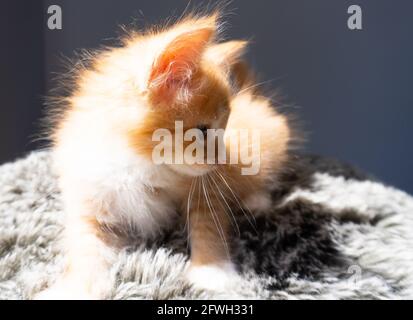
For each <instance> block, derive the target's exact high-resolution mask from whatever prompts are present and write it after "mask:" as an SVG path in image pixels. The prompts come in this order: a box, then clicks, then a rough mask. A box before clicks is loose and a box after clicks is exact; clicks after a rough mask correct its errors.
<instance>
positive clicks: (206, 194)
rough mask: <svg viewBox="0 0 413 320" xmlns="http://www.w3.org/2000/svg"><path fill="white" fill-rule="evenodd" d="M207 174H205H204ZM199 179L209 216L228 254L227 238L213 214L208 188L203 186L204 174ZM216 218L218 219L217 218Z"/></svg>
mask: <svg viewBox="0 0 413 320" xmlns="http://www.w3.org/2000/svg"><path fill="white" fill-rule="evenodd" d="M206 176H207V175H206ZM201 181H202V188H203V190H204V195H205V200H206V202H207V206H208V208H209V210H210V213H211V217H212V219H213V221H214V224H215V227H216V228H217V231H218V233H219V236H220V238H221V240H222V242H223V244H224V247H225V251H226V252H227V254H228V255H229V250H228V244H227V240H226V238H225V234H224V230H223V229H222V226H221V224H220V223H219V219H218V218H217V216H216V215H215V214H216V213H215V209H214V208H213V206H212V203H211V200H210V198H209V194H208V190H207V189H206V188H205V182H204V176H201ZM217 219H218V220H217Z"/></svg>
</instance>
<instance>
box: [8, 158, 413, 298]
mask: <svg viewBox="0 0 413 320" xmlns="http://www.w3.org/2000/svg"><path fill="white" fill-rule="evenodd" d="M294 162H295V163H296V164H297V165H296V166H295V167H294V168H292V169H291V170H289V171H288V172H286V173H285V174H284V176H283V177H282V181H283V182H282V184H281V187H279V188H275V189H274V192H273V198H274V206H273V210H272V212H268V213H267V214H266V215H265V217H264V216H262V217H259V218H257V219H256V221H255V223H254V224H255V227H254V228H252V227H251V225H250V224H249V223H248V222H247V221H244V219H243V218H240V221H239V223H240V226H241V234H240V235H239V236H237V237H236V239H235V241H234V246H233V249H232V252H233V255H234V261H235V262H236V264H237V266H238V268H239V269H240V271H241V274H242V277H240V278H239V279H238V278H234V286H233V287H232V288H230V289H228V290H226V291H225V292H208V291H203V290H199V289H195V288H192V287H191V286H190V285H189V284H188V283H187V281H186V280H185V277H184V276H183V275H184V272H185V269H186V268H187V267H188V252H187V245H186V242H185V239H186V235H185V233H184V232H182V228H181V227H179V226H178V227H177V228H175V230H176V231H174V232H165V234H163V235H162V236H160V237H159V239H158V241H156V242H155V243H143V242H142V241H139V240H134V241H131V244H130V246H129V247H128V248H125V250H123V251H122V252H121V253H120V254H119V258H118V260H117V263H116V265H114V266H113V268H112V273H111V275H112V277H114V278H115V279H116V286H115V287H113V288H112V292H111V293H110V297H111V298H114V299H202V298H217V299H219V298H254V299H382V298H413V253H412V247H413V198H412V197H411V196H409V195H408V194H406V193H404V192H402V191H400V190H397V189H394V188H392V187H389V186H386V185H384V184H382V183H380V182H378V181H374V180H372V179H370V178H368V177H366V176H364V175H363V174H360V173H358V172H357V171H355V170H354V169H353V168H351V167H348V166H344V165H341V164H339V163H337V162H335V161H332V160H326V159H322V158H318V157H309V156H305V157H304V156H300V157H299V156H297V157H296V158H295V159H294ZM62 221H63V212H62V205H61V199H60V193H59V191H58V189H57V186H56V178H55V177H54V176H53V174H52V173H51V170H50V159H49V154H48V153H47V152H35V153H32V154H30V155H29V156H28V157H26V158H25V159H22V160H18V161H16V162H14V163H9V164H5V165H3V166H1V167H0V299H30V298H31V297H33V295H34V294H36V293H37V292H38V291H39V290H41V289H42V288H45V287H46V286H47V285H49V284H50V283H52V282H53V281H54V279H55V278H56V276H57V275H58V274H59V272H61V270H62V265H63V260H62V255H61V251H60V249H59V246H58V243H59V242H58V241H57V240H58V238H59V236H60V235H61V232H62Z"/></svg>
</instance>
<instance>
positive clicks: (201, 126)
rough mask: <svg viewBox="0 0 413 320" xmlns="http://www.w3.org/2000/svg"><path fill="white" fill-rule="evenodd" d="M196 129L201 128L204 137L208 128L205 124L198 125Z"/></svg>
mask: <svg viewBox="0 0 413 320" xmlns="http://www.w3.org/2000/svg"><path fill="white" fill-rule="evenodd" d="M197 129H199V130H201V131H202V134H203V135H204V137H206V135H207V132H208V129H209V128H208V126H207V125H205V124H202V125H199V126H198V127H197Z"/></svg>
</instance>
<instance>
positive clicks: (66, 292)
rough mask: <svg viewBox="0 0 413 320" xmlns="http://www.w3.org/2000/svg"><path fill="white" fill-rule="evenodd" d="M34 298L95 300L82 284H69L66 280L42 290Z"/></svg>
mask: <svg viewBox="0 0 413 320" xmlns="http://www.w3.org/2000/svg"><path fill="white" fill-rule="evenodd" d="M33 299H34V300H93V299H96V297H94V296H93V295H92V294H90V293H89V292H88V291H87V290H85V289H84V288H82V287H80V286H75V285H72V284H68V283H66V282H62V283H56V284H54V285H52V286H51V287H49V288H47V289H45V290H43V291H40V292H39V293H38V294H36V295H35V296H34V298H33Z"/></svg>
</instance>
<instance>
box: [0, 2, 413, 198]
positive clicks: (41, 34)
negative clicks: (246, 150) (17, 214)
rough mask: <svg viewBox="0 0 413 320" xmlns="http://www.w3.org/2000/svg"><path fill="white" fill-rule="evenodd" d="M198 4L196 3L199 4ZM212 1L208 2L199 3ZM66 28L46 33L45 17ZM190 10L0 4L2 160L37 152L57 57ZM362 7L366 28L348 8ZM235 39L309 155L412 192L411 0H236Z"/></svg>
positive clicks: (153, 5)
mask: <svg viewBox="0 0 413 320" xmlns="http://www.w3.org/2000/svg"><path fill="white" fill-rule="evenodd" d="M192 2H193V4H195V5H197V4H198V3H200V1H192ZM203 3H207V2H203ZM51 4H58V5H60V6H61V7H62V10H63V30H60V31H51V30H48V29H47V27H46V18H47V15H46V12H47V7H48V6H49V5H51ZM186 4H187V1H183V0H181V1H178V0H176V1H165V0H163V1H160V0H157V1H155V0H121V1H119V0H82V1H80V0H77V1H75V0H70V1H68V0H67V1H61V0H54V1H49V0H45V1H41V0H32V1H23V0H6V1H4V0H3V1H2V4H1V5H0V8H1V10H0V36H1V39H2V46H1V50H0V65H1V72H0V103H1V112H0V162H4V161H7V160H12V159H14V158H15V157H17V156H21V155H23V154H24V153H25V152H27V151H29V150H32V149H35V148H38V147H39V146H40V145H39V143H37V142H33V138H32V136H33V134H35V133H36V132H37V131H38V126H37V121H38V119H39V117H40V114H41V110H42V102H41V101H42V96H44V95H45V94H46V91H47V89H48V88H50V87H52V86H53V80H52V77H51V74H52V73H53V72H56V71H58V70H60V68H59V59H58V57H59V55H60V54H64V55H68V56H70V55H71V52H72V51H73V50H74V49H78V48H93V47H96V46H98V45H99V44H102V43H105V44H108V43H110V42H111V40H110V39H111V38H113V37H115V36H116V34H117V31H118V30H119V29H118V28H117V25H119V24H128V23H130V22H131V21H132V17H135V18H137V19H136V23H137V25H139V26H143V25H145V24H150V23H154V22H157V21H162V19H164V18H166V17H168V16H170V15H171V14H175V15H179V14H180V13H181V12H182V11H183V9H184V8H185V6H186ZM351 4H358V5H360V6H361V7H362V9H363V30H362V31H350V30H349V29H348V28H347V17H348V14H347V8H348V7H349V6H350V5H351ZM228 8H229V9H230V10H229V11H230V14H229V15H228V20H229V22H230V25H231V27H230V28H229V29H228V32H227V35H228V36H229V37H234V38H252V39H253V43H252V46H251V49H250V51H249V53H248V58H249V61H250V62H251V63H252V65H253V66H254V67H255V68H256V70H257V71H259V74H260V79H261V80H263V81H265V80H273V81H272V82H271V83H267V85H266V87H267V88H278V89H280V90H281V91H282V93H283V95H284V97H285V98H286V101H287V102H288V103H289V104H290V105H292V106H294V107H295V110H294V111H295V112H296V113H297V114H298V115H299V117H300V118H301V123H302V125H303V127H304V129H305V130H306V131H307V132H308V139H309V141H308V143H307V147H306V149H307V150H308V151H310V152H315V153H320V154H323V155H328V156H334V157H338V158H339V159H342V160H345V161H347V162H350V163H353V164H355V165H357V166H359V167H361V168H362V169H364V170H367V171H369V172H371V173H373V174H374V175H376V176H377V177H379V178H381V179H383V180H384V181H386V182H388V183H390V184H393V185H396V186H398V187H400V188H402V189H405V190H407V191H409V192H410V193H413V174H411V173H410V165H411V163H412V162H413V150H412V147H411V146H412V143H411V141H410V139H411V138H412V135H413V127H412V126H411V125H410V122H411V119H412V116H413V108H412V107H413V96H412V93H411V91H412V89H411V87H412V85H411V74H412V71H413V68H412V67H413V63H412V61H411V59H412V57H413V41H412V36H411V34H412V31H413V19H412V15H413V2H412V1H404V0H397V1H395V0H369V1H367V0H353V1H345V0H334V1H331V0H311V1H307V0H276V1H248V0H238V1H237V0H235V1H232V3H230V4H229V6H228Z"/></svg>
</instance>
